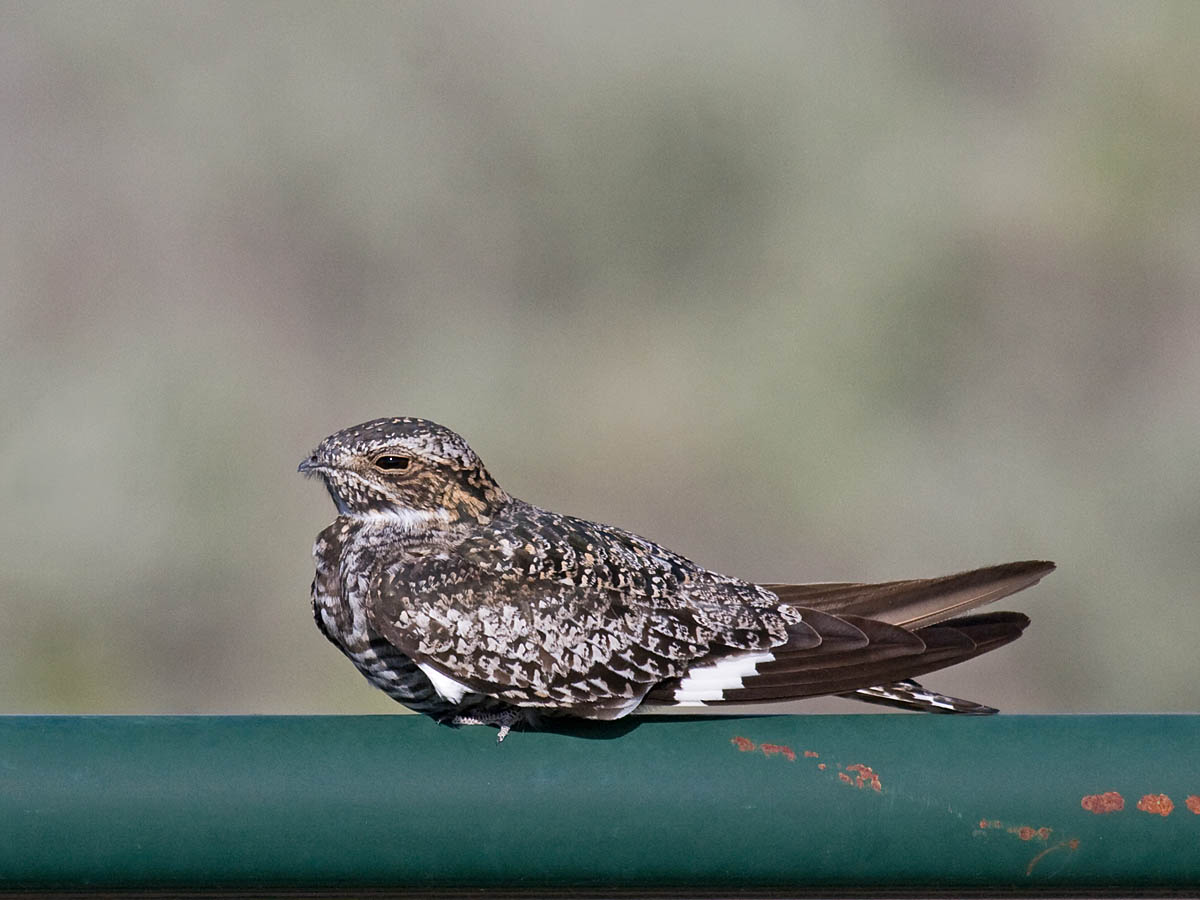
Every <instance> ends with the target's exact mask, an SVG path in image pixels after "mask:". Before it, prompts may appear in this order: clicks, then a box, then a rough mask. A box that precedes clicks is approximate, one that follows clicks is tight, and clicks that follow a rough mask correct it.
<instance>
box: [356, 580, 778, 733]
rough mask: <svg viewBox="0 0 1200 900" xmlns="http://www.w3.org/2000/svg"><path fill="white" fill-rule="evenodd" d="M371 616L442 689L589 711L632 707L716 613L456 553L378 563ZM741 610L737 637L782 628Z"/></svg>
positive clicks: (752, 639)
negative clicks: (392, 565) (493, 566)
mask: <svg viewBox="0 0 1200 900" xmlns="http://www.w3.org/2000/svg"><path fill="white" fill-rule="evenodd" d="M761 613H762V614H763V615H766V616H773V617H774V618H775V619H776V620H777V619H778V616H777V614H775V613H774V612H773V611H771V610H769V609H764V610H762V611H761ZM368 616H369V618H370V621H371V624H372V626H373V627H374V628H375V629H376V630H377V631H379V633H380V634H382V635H383V636H384V637H385V638H386V639H387V640H388V641H389V642H390V643H392V644H394V645H395V646H396V647H398V648H399V649H400V650H401V651H402V652H404V653H405V654H406V655H408V656H410V657H412V659H414V660H415V661H416V662H417V663H418V664H419V665H421V666H422V668H423V669H425V671H426V673H427V674H429V675H430V677H431V678H432V679H433V680H434V684H435V686H437V685H439V684H440V685H441V687H439V690H440V691H441V692H442V693H443V695H446V694H447V692H449V693H451V694H452V693H453V692H454V690H455V685H458V686H459V688H460V689H463V690H467V691H470V692H475V693H481V694H486V695H489V696H493V697H497V698H499V699H501V700H504V701H506V702H508V703H512V704H514V705H517V706H532V707H548V708H554V709H557V710H562V711H565V712H571V713H573V714H575V715H580V716H587V717H591V718H617V717H619V716H622V715H624V714H625V713H627V712H629V711H630V710H632V709H633V708H634V707H635V706H637V705H638V704H639V703H640V702H641V701H642V698H643V697H644V696H645V694H646V692H647V691H649V690H650V689H651V688H652V687H653V686H654V685H655V684H658V683H659V682H661V681H663V680H664V679H669V678H672V677H674V676H676V675H680V674H682V673H683V672H684V671H685V670H686V668H687V666H688V664H689V662H690V661H691V660H693V659H695V658H697V657H701V656H705V655H707V654H708V653H709V652H710V647H711V644H712V643H713V642H714V640H715V639H716V628H714V626H713V624H712V623H711V622H707V621H706V620H705V619H704V616H703V615H702V614H699V613H697V612H696V611H694V610H692V609H689V608H687V607H684V606H682V605H675V606H673V607H671V606H664V605H655V604H654V603H653V602H651V601H649V600H647V599H646V598H644V597H637V596H631V595H630V594H628V593H626V592H623V591H621V590H619V589H617V588H615V587H612V586H606V585H602V584H595V583H593V584H589V585H577V584H572V583H565V582H563V581H553V580H550V579H546V578H541V577H528V576H520V575H516V574H512V573H510V574H508V575H504V576H497V575H496V574H494V573H491V572H488V571H486V570H484V569H481V568H479V567H477V566H472V565H470V564H467V563H465V562H464V561H463V560H462V559H461V558H459V557H454V558H451V559H442V560H437V559H431V560H427V561H422V562H419V563H416V564H409V565H405V566H403V567H397V568H396V569H395V571H392V572H391V573H390V574H389V572H388V571H387V570H384V572H382V573H381V575H380V577H379V578H378V579H377V583H376V584H375V585H373V590H372V592H371V602H370V604H369V607H368ZM745 618H746V621H745V622H744V623H742V624H743V625H744V626H745V627H744V628H743V629H742V631H741V632H740V639H741V640H742V642H743V643H745V644H747V645H748V646H747V647H745V648H743V649H755V648H757V647H768V646H770V645H771V644H772V643H779V642H781V641H782V640H786V634H785V633H784V631H783V623H782V622H778V623H777V626H776V629H775V630H776V636H775V637H772V635H771V628H770V627H768V625H767V624H766V623H764V622H762V621H761V620H759V621H754V620H753V611H750V610H746V611H745ZM430 670H432V672H431V671H430ZM439 675H440V676H443V677H445V678H447V679H451V681H450V682H439V678H438V676H439ZM443 688H445V690H443Z"/></svg>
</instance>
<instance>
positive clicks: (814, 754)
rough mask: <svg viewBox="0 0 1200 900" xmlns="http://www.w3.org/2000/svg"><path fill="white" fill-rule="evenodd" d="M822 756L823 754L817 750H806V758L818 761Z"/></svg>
mask: <svg viewBox="0 0 1200 900" xmlns="http://www.w3.org/2000/svg"><path fill="white" fill-rule="evenodd" d="M820 755H821V754H820V753H818V752H817V751H816V750H805V751H804V756H805V757H806V758H808V759H816V758H817V757H818V756H820Z"/></svg>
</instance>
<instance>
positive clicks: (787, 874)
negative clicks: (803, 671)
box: [0, 715, 1200, 896]
mask: <svg viewBox="0 0 1200 900" xmlns="http://www.w3.org/2000/svg"><path fill="white" fill-rule="evenodd" d="M627 723H628V724H627ZM627 723H612V724H608V725H595V726H590V725H589V726H583V727H579V728H577V729H576V730H570V729H566V730H562V731H558V732H553V733H536V734H534V733H519V732H514V733H513V734H512V735H510V736H509V738H508V739H507V740H506V741H505V742H504V743H503V744H497V743H496V738H495V731H494V730H492V729H487V728H463V729H459V730H453V729H450V728H444V727H439V726H436V725H434V724H433V723H432V722H431V721H429V720H427V719H424V718H418V717H410V716H366V717H343V716H321V717H258V716H251V717H6V718H0V889H6V890H18V889H25V890H38V891H43V892H45V891H53V890H58V891H62V892H75V893H78V892H86V891H97V892H114V891H126V890H139V889H140V890H157V891H164V892H165V891H175V890H183V889H201V890H207V891H209V892H214V893H219V892H222V891H224V892H238V891H241V892H255V893H257V894H264V893H271V892H279V893H287V892H289V891H292V892H301V891H306V892H320V891H327V892H334V893H340V894H343V895H344V894H347V893H366V892H371V891H394V892H397V893H402V892H404V891H413V892H430V891H434V890H446V891H453V890H462V891H471V890H478V889H485V890H486V889H490V890H493V891H496V892H507V893H510V894H514V893H515V894H528V893H540V892H550V893H553V892H556V891H563V892H566V891H570V892H572V893H573V894H574V895H576V896H578V895H579V894H580V893H583V894H587V893H589V892H591V893H606V892H609V893H611V892H616V893H622V892H623V893H627V894H637V895H646V894H648V893H655V892H661V893H672V892H675V893H684V894H692V895H700V896H703V895H720V894H724V895H729V894H732V893H742V892H744V893H755V892H760V893H770V894H774V895H804V894H814V893H821V894H826V895H828V894H831V893H832V894H836V893H847V892H855V891H861V892H865V891H881V890H886V891H888V892H889V893H906V892H907V893H914V894H922V895H930V894H935V893H949V892H953V893H958V894H962V893H966V892H979V893H984V894H1018V895H1037V894H1051V893H1052V894H1057V895H1064V894H1067V895H1070V894H1096V893H1100V892H1105V891H1108V892H1118V893H1121V894H1123V895H1126V896H1129V895H1135V894H1160V895H1161V894H1169V893H1175V894H1178V893H1185V894H1186V893H1192V894H1195V893H1200V717H1194V716H1117V717H1109V716H1097V717H1079V716H1075V717H1068V716H1044V717H1026V716H997V717H992V718H955V717H933V716H874V715H863V716H798V717H755V718H731V719H705V720H696V719H687V720H673V721H664V720H661V719H659V720H645V719H642V720H638V719H634V720H632V722H628V720H627Z"/></svg>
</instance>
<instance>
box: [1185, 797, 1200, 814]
mask: <svg viewBox="0 0 1200 900" xmlns="http://www.w3.org/2000/svg"><path fill="white" fill-rule="evenodd" d="M1183 802H1184V803H1185V804H1186V805H1187V808H1188V809H1189V810H1191V811H1192V812H1194V813H1195V814H1196V815H1198V816H1200V797H1197V796H1196V795H1195V794H1188V798H1187V799H1186V800H1184V801H1183Z"/></svg>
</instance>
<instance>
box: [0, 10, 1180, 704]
mask: <svg viewBox="0 0 1200 900" xmlns="http://www.w3.org/2000/svg"><path fill="white" fill-rule="evenodd" d="M0 16H2V18H3V27H2V28H0V210H2V213H0V286H2V290H0V378H2V380H3V393H2V394H0V422H2V423H3V425H2V428H0V436H2V437H0V502H2V504H3V509H4V515H3V517H2V518H0V547H3V552H2V561H0V602H2V604H3V613H4V628H3V629H0V708H2V709H3V710H4V711H11V712H21V711H42V712H51V711H62V712H85V711H87V712H90V711H96V712H132V711H163V712H167V711H172V712H190V711H213V712H234V711H263V712H266V711H281V712H301V711H369V710H375V711H391V710H393V709H394V708H395V707H394V705H393V704H391V702H390V701H388V700H387V699H386V698H384V697H383V696H382V695H379V694H377V693H376V692H374V691H373V690H371V689H370V688H369V687H368V686H367V685H366V683H365V682H363V681H362V679H361V678H360V677H359V676H358V675H357V674H355V673H354V671H353V670H352V668H351V666H350V665H349V664H348V663H346V662H345V661H344V660H343V659H342V658H341V657H340V656H339V655H338V654H337V653H336V652H335V651H334V650H333V648H331V647H329V646H328V645H326V644H325V642H324V640H323V639H322V638H321V637H320V635H319V634H318V633H317V631H316V630H315V628H313V627H312V622H311V620H310V617H309V612H308V598H307V590H308V581H309V578H310V577H311V563H310V559H309V555H308V551H309V547H310V546H311V542H312V538H313V536H314V535H315V534H316V532H317V531H318V530H319V529H320V528H321V527H322V526H323V525H324V524H325V523H326V522H327V521H329V519H330V518H331V512H332V508H331V505H330V504H329V502H328V498H327V497H326V496H325V495H324V493H323V491H322V490H321V489H320V487H319V486H318V485H316V484H312V483H305V482H303V481H302V480H301V479H300V478H299V476H297V475H296V474H295V466H296V463H297V462H298V461H299V460H300V458H301V457H302V456H303V455H304V454H305V453H306V452H307V451H308V450H309V449H310V448H311V447H312V446H313V445H314V444H315V443H316V442H317V441H318V440H320V439H321V438H322V437H323V436H324V435H325V434H327V433H328V432H330V431H333V430H335V429H337V428H340V427H342V426H345V425H349V424H352V423H354V422H357V421H360V420H363V419H366V418H370V417H373V416H377V415H393V414H407V415H421V416H426V417H429V418H433V419H436V420H437V421H440V422H442V423H444V424H447V425H449V426H451V427H453V428H456V429H457V430H459V431H461V432H462V433H464V434H465V435H466V436H467V437H468V438H469V439H470V440H471V441H472V443H473V444H474V446H475V447H476V449H477V450H478V451H479V452H480V454H481V455H482V456H483V458H484V459H485V460H486V461H487V462H488V464H489V466H490V468H491V469H492V471H493V473H494V474H495V475H496V476H497V477H498V478H499V479H500V480H501V483H503V484H504V485H505V486H507V487H508V489H509V490H510V491H512V492H513V493H515V494H517V495H518V496H522V497H525V498H526V499H529V500H532V501H535V502H538V503H541V504H543V505H547V506H550V507H553V508H557V509H560V510H562V511H566V512H571V513H576V514H579V515H585V516H588V517H591V518H598V519H601V520H606V521H611V522H615V523H619V524H622V525H625V526H627V527H630V528H633V529H635V530H638V531H641V532H643V533H646V534H648V535H650V536H652V537H654V538H656V539H658V540H661V541H663V542H664V543H666V544H667V545H669V546H671V547H673V548H676V549H678V550H680V551H682V552H684V553H687V554H688V555H690V556H692V557H693V558H694V559H696V560H697V561H699V562H702V563H704V564H707V565H709V566H712V567H715V568H718V569H720V570H723V571H726V572H729V573H731V574H736V575H739V576H743V577H748V578H755V579H759V580H767V581H786V580H822V579H836V580H841V579H884V578H894V577H910V576H918V575H932V574H938V573H941V572H943V571H951V570H955V569H961V568H966V567H969V566H974V565H982V564H987V563H993V562H999V561H1004V560H1008V559H1018V558H1026V557H1048V558H1053V559H1056V560H1057V561H1058V562H1059V564H1060V571H1059V572H1058V573H1056V574H1055V575H1053V576H1052V577H1051V578H1050V579H1048V580H1047V581H1046V582H1044V584H1043V585H1042V586H1041V587H1039V588H1038V589H1036V591H1035V592H1032V593H1030V594H1029V595H1028V596H1025V595H1022V596H1021V597H1020V598H1017V599H1015V602H1013V603H1012V604H1011V605H1012V606H1014V607H1015V608H1018V609H1022V610H1026V611H1028V612H1030V613H1031V614H1032V615H1033V616H1034V627H1033V628H1032V629H1031V631H1030V632H1029V633H1028V634H1027V635H1026V637H1025V638H1024V639H1023V640H1022V641H1020V642H1019V643H1018V644H1016V645H1014V646H1013V647H1012V648H1009V649H1006V650H1005V651H1003V652H1001V653H998V654H994V655H992V656H989V657H988V658H987V659H984V660H979V661H977V662H975V663H971V664H969V665H967V666H964V667H962V668H961V669H958V670H954V671H953V672H951V673H944V674H942V675H940V676H938V677H936V678H932V679H930V681H931V683H933V684H935V685H937V686H939V687H942V688H944V689H947V690H951V689H952V690H953V692H955V693H962V694H964V695H966V696H972V697H976V698H977V699H979V700H983V701H986V702H989V703H995V704H998V705H1000V706H1004V707H1006V708H1008V709H1011V710H1017V711H1050V710H1062V711H1108V710H1113V711H1116V710H1184V709H1194V708H1195V706H1196V688H1195V686H1196V685H1197V684H1200V654H1198V653H1197V652H1196V636H1197V633H1198V631H1197V628H1198V626H1197V624H1196V623H1197V621H1198V613H1200V608H1198V607H1200V603H1198V598H1197V586H1196V585H1197V574H1198V571H1200V569H1198V562H1197V560H1198V557H1200V553H1198V550H1200V301H1198V298H1200V156H1198V151H1197V148H1198V147H1200V91H1198V90H1197V88H1196V86H1197V84H1200V63H1198V59H1200V57H1198V56H1197V53H1196V38H1197V36H1198V35H1200V5H1196V4H1193V3H1190V2H1179V3H1142V4H1134V5H1129V4H1123V3H1109V4H1099V3H1084V4H1071V3H1056V4H1044V3H1040V2H1027V3H1020V2H1013V3H1003V4H960V3H957V2H945V3H940V2H939V3H928V2H906V3H895V4H873V3H872V4H856V3H813V4H754V5H751V6H738V5H733V4H721V3H700V2H692V0H688V2H682V0H681V2H676V3H648V4H647V3H603V4H565V3H549V2H546V3H524V4H484V3H479V4H455V3H444V2H437V3H432V2H431V3H404V4H390V3H261V2H260V3H241V2H233V3H226V4H219V3H198V4H191V3H146V4H141V3H122V2H112V3H103V4H91V3H42V2H37V3H33V2H29V3H9V4H6V5H5V7H4V10H3V12H2V13H0ZM837 708H839V709H841V708H850V707H845V705H844V704H839V705H838V707H837Z"/></svg>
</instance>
